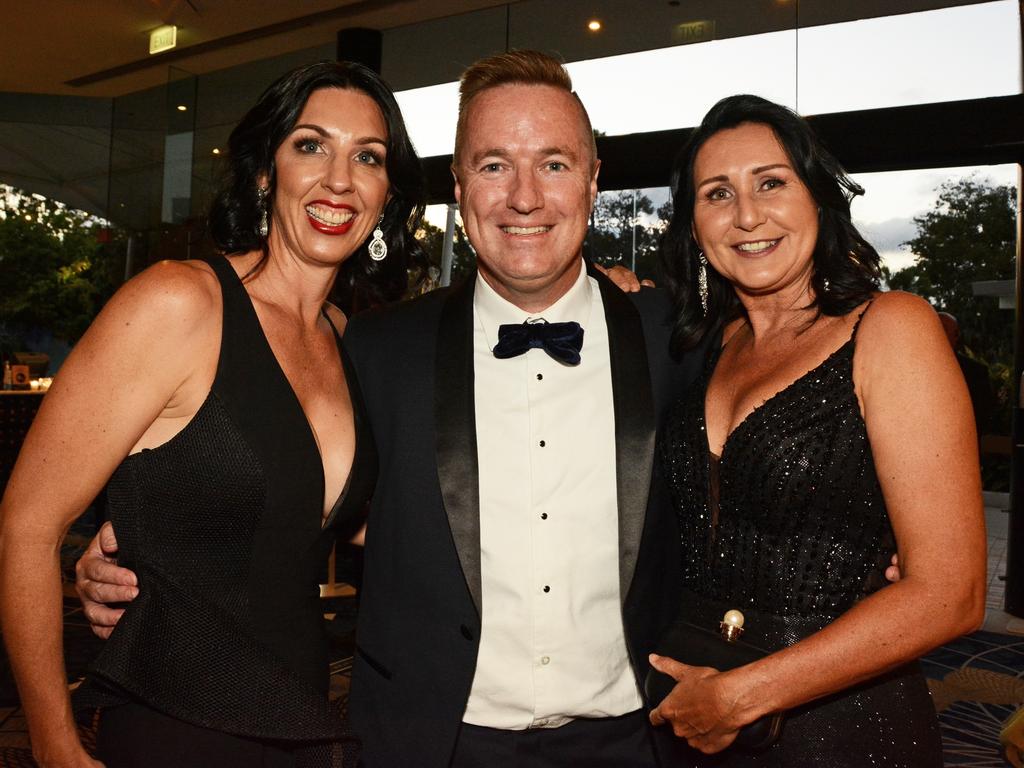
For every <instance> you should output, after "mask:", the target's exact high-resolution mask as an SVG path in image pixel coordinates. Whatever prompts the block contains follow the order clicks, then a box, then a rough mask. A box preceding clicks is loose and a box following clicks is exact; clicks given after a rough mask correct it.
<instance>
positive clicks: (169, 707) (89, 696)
mask: <svg viewBox="0 0 1024 768" xmlns="http://www.w3.org/2000/svg"><path fill="white" fill-rule="evenodd" d="M211 265H212V266H213V268H214V271H215V272H216V274H217V276H218V279H219V280H220V283H221V290H222V296H223V327H222V337H221V350H220V359H219V363H218V368H217V374H216V378H215V380H214V383H213V386H212V388H211V391H210V394H209V396H208V397H207V399H206V401H205V402H204V403H203V405H202V407H201V408H200V409H199V411H198V412H197V413H196V415H195V416H194V417H193V419H192V421H191V422H190V423H189V424H188V425H187V426H186V427H185V428H184V429H183V430H182V431H181V432H179V433H178V434H177V435H175V436H174V437H173V438H172V439H171V440H169V441H168V442H167V443H165V444H163V445H161V446H159V447H158V448H155V449H153V450H143V451H141V452H140V453H137V454H133V455H131V456H129V457H127V458H126V459H125V460H124V461H123V462H122V463H121V465H120V466H119V467H118V468H117V470H116V471H115V473H114V475H113V476H112V478H111V480H110V484H109V487H108V500H109V511H110V519H111V521H112V522H113V524H114V530H115V532H116V534H117V538H118V543H119V546H120V552H119V557H120V561H121V563H122V564H123V565H125V566H127V567H129V568H131V569H133V570H134V571H135V572H136V573H137V574H138V579H139V595H138V597H137V598H136V599H135V600H134V601H133V602H132V603H131V604H130V605H129V607H128V609H127V610H126V611H125V613H124V615H123V617H122V619H121V621H120V622H119V624H118V626H117V628H116V629H115V631H114V634H113V635H112V636H111V638H110V640H109V641H108V643H107V644H106V646H105V648H104V650H103V652H102V654H101V655H100V656H99V658H98V659H97V660H96V662H95V663H94V665H93V667H92V668H91V670H90V675H89V678H87V684H86V685H85V686H83V691H82V693H81V694H80V695H79V696H78V697H77V699H76V706H78V705H85V706H87V705H89V704H93V705H95V704H101V705H102V704H110V703H114V702H115V701H117V700H119V699H120V700H123V699H124V698H125V696H126V695H127V696H128V697H133V698H136V699H138V700H140V701H142V702H143V703H145V704H147V705H149V706H151V707H153V708H155V709H158V710H160V711H162V712H165V713H166V714H169V715H171V716H173V717H176V718H179V719H181V720H184V721H187V722H190V723H194V724H197V725H201V726H204V727H208V728H214V729H218V730H222V731H226V732H228V733H234V734H238V735H242V736H253V737H260V738H274V739H288V740H302V739H324V738H330V737H332V736H335V735H337V734H338V733H339V727H340V725H341V724H340V722H339V721H338V716H337V713H336V712H335V711H333V710H331V709H330V708H329V707H328V701H327V686H328V654H327V641H326V635H325V633H324V628H323V620H322V613H321V607H320V601H319V590H318V582H319V581H320V578H319V577H320V572H321V569H322V568H323V565H324V563H325V561H326V558H327V555H328V553H329V551H330V547H331V545H332V543H333V541H334V539H335V537H336V536H337V535H338V532H339V531H342V530H344V531H350V530H351V528H352V527H354V526H355V525H357V524H358V521H359V520H360V519H361V515H362V511H363V508H364V505H365V502H366V500H367V499H368V497H369V495H370V492H371V490H372V488H373V484H374V482H375V475H376V453H375V450H374V448H373V445H372V435H371V433H370V431H369V429H368V425H366V424H365V419H364V416H363V410H362V398H361V396H360V392H359V387H358V384H357V382H356V380H355V378H354V375H353V373H352V371H351V369H350V365H349V363H348V361H347V357H346V354H345V352H344V350H343V348H342V347H341V344H340V339H338V342H339V343H338V349H339V354H340V355H341V359H342V362H343V366H344V369H345V376H346V380H347V382H348V386H349V391H350V395H351V400H352V404H353V411H354V414H355V424H356V454H355V458H354V460H353V465H352V470H351V473H350V475H349V480H348V483H347V484H346V487H345V489H344V491H343V492H342V495H341V497H340V498H339V499H338V500H337V502H336V503H335V505H334V507H333V509H332V511H331V513H330V516H329V517H328V519H327V520H326V522H325V521H324V520H323V516H322V510H323V498H324V477H323V463H322V460H321V456H320V453H319V450H318V448H317V445H316V441H315V438H314V436H313V433H312V429H311V427H310V425H309V423H308V421H307V420H306V417H305V414H304V413H303V411H302V408H301V405H300V404H299V401H298V398H297V397H296V396H295V393H294V391H293V390H292V388H291V386H290V385H289V383H288V380H287V378H286V377H285V375H284V372H283V371H282V370H281V368H280V366H279V365H278V363H277V360H276V358H275V357H274V354H273V351H272V350H271V348H270V345H269V343H268V342H267V339H266V336H265V335H264V334H263V330H262V328H261V326H260V324H259V319H258V317H257V315H256V311H255V309H254V308H253V305H252V302H251V301H250V299H249V296H248V294H247V293H246V291H245V288H244V287H243V285H242V283H241V281H240V280H239V278H238V276H237V275H236V274H235V271H234V269H233V268H232V267H231V265H230V264H229V263H228V262H227V260H226V259H224V258H218V259H216V260H214V261H212V262H211Z"/></svg>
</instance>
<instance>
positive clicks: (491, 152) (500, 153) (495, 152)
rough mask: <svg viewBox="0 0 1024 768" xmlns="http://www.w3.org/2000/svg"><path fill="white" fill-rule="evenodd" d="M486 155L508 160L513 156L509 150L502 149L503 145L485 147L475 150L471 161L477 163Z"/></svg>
mask: <svg viewBox="0 0 1024 768" xmlns="http://www.w3.org/2000/svg"><path fill="white" fill-rule="evenodd" d="M485 157H500V158H502V159H503V160H507V159H508V158H509V157H511V154H509V152H508V150H505V149H502V148H501V147H491V148H490V149H483V150H480V151H479V152H474V153H473V156H472V157H471V158H470V163H471V164H472V165H476V164H477V163H479V162H480V161H481V160H483V159H484V158H485Z"/></svg>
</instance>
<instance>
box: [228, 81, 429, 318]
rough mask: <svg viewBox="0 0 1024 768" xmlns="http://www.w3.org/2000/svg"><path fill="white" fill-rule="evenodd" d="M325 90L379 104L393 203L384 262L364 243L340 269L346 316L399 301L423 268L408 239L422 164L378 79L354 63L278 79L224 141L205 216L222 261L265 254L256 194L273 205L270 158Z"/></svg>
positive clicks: (420, 201)
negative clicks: (262, 186) (263, 191)
mask: <svg viewBox="0 0 1024 768" xmlns="http://www.w3.org/2000/svg"><path fill="white" fill-rule="evenodd" d="M322 88H350V89H353V90H357V91H360V92H362V93H365V94H366V95H367V96H369V97H370V98H371V99H373V100H374V102H376V104H377V106H378V107H379V108H380V111H381V114H382V115H383V117H384V123H385V124H386V126H387V134H388V135H387V157H386V158H385V162H384V165H385V169H386V171H387V175H388V182H389V184H390V190H389V191H390V194H391V198H390V199H389V200H388V202H387V204H386V205H385V206H384V211H383V214H384V220H383V222H382V223H381V229H382V230H383V231H384V240H385V242H386V243H387V246H388V255H387V258H385V259H384V260H383V261H373V260H372V259H371V258H370V256H369V253H368V252H367V249H366V246H367V244H368V242H369V238H368V239H367V242H365V243H363V244H362V245H361V246H360V247H359V249H358V250H357V251H356V252H355V253H353V254H352V255H351V256H350V257H349V258H348V259H346V260H345V263H344V264H343V265H342V267H341V269H340V271H339V273H338V278H337V280H336V281H335V285H334V290H333V292H332V295H331V298H332V299H333V300H334V301H335V302H337V303H339V304H340V305H341V307H342V309H344V310H345V311H346V312H351V311H354V310H358V309H362V308H365V307H368V306H373V305H375V304H379V303H383V302H387V301H393V300H395V299H399V298H401V297H402V296H403V295H405V293H406V292H407V290H408V287H409V286H408V280H409V278H408V274H409V272H408V270H409V268H410V267H417V268H421V271H422V267H423V266H425V263H426V260H425V257H424V255H423V251H422V249H421V248H420V247H419V245H418V243H417V242H416V239H415V237H413V233H414V232H415V231H416V228H417V227H418V226H419V223H420V220H421V218H422V217H423V207H424V202H425V199H426V184H425V181H424V177H423V170H422V168H421V166H420V161H419V158H417V157H416V152H415V150H414V149H413V146H412V142H411V141H410V140H409V133H408V131H406V128H405V121H404V120H403V119H402V112H401V110H400V109H399V107H398V102H397V101H395V96H394V94H393V93H392V92H391V89H390V88H388V86H387V85H386V84H385V83H384V81H383V80H381V78H380V76H378V75H377V74H376V73H375V72H373V71H372V70H370V69H368V68H367V67H364V66H362V65H361V64H354V63H351V62H334V61H322V62H318V63H316V64H309V65H306V66H303V67H299V68H298V69H294V70H292V71H291V72H288V73H287V74H285V75H283V76H282V77H281V78H279V79H278V80H277V81H275V82H274V83H273V84H272V85H271V86H270V87H269V88H267V90H265V91H264V92H263V95H261V96H260V98H259V100H258V101H257V102H256V104H255V106H253V108H252V109H250V110H249V111H248V112H247V113H246V115H245V117H243V118H242V120H241V122H240V123H239V124H238V125H237V126H235V129H234V130H233V131H232V132H231V137H230V138H229V139H228V153H227V166H226V168H225V173H224V179H223V182H222V185H221V189H220V191H219V192H218V194H217V196H216V197H215V198H214V201H213V204H212V205H211V208H210V234H211V236H212V237H213V240H214V243H215V244H216V246H217V248H218V249H220V250H221V251H223V252H224V253H244V252H247V251H252V250H258V249H262V250H263V258H262V259H261V260H260V262H259V263H258V264H257V266H256V267H255V268H254V271H256V270H259V269H260V268H261V267H262V264H263V263H264V262H265V261H266V256H267V252H266V238H264V237H261V236H260V234H259V220H260V214H261V208H260V202H259V197H258V194H257V188H258V187H259V180H260V177H261V176H263V175H265V176H266V178H267V181H268V186H269V194H268V196H267V199H266V205H267V206H268V209H269V207H270V206H271V205H272V203H273V199H274V188H275V173H276V168H275V164H274V153H275V152H277V149H278V147H280V146H281V144H282V142H284V140H285V138H287V136H288V134H290V133H291V131H292V129H293V128H294V127H295V124H296V122H297V121H298V119H299V115H300V114H301V113H302V110H303V108H304V107H305V106H306V102H307V101H308V100H309V97H310V96H311V95H312V93H313V92H314V91H317V90H320V89H322Z"/></svg>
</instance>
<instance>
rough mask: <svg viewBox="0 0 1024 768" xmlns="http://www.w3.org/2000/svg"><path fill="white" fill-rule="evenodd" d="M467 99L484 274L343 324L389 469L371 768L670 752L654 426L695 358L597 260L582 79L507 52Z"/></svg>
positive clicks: (467, 85) (650, 301) (660, 301)
mask: <svg viewBox="0 0 1024 768" xmlns="http://www.w3.org/2000/svg"><path fill="white" fill-rule="evenodd" d="M460 93H461V98H460V110H459V112H460V114H459V123H458V131H457V137H456V148H455V156H454V162H453V171H454V174H455V180H456V184H455V195H456V199H457V200H458V202H459V204H460V207H461V212H462V217H463V222H464V224H465V227H466V232H467V234H468V236H469V239H470V242H471V244H472V245H473V247H474V249H475V250H476V252H477V268H478V269H477V272H476V273H475V274H474V275H472V276H470V277H469V279H467V280H465V281H464V282H462V283H461V284H459V285H456V286H453V287H452V288H450V289H442V290H439V291H434V292H432V293H429V294H426V295H424V296H422V297H419V298H417V299H415V300H412V301H408V302H403V303H400V304H397V305H393V306H390V307H386V308H382V309H380V310H375V311H371V312H368V313H365V314H362V315H358V316H356V317H355V318H353V319H352V321H351V322H350V323H349V326H348V328H347V330H346V333H345V337H344V343H345V346H346V348H347V351H348V354H349V357H350V359H351V361H352V364H353V365H354V367H355V370H356V372H357V375H358V379H359V382H360V388H361V391H362V397H363V399H364V402H365V406H366V409H367V413H368V415H369V420H370V423H371V426H372V431H373V435H374V439H375V442H376V447H377V451H378V454H379V467H380V469H379V477H378V482H377V486H376V489H375V492H374V496H373V504H372V508H371V511H370V514H369V522H368V527H367V533H366V553H365V569H364V574H363V584H362V591H361V596H360V612H359V628H358V638H357V648H356V659H355V666H354V669H353V676H352V688H351V696H350V702H349V710H350V715H351V720H352V725H353V727H354V729H355V731H356V732H357V733H358V735H359V736H360V737H361V739H362V741H363V760H364V764H365V765H366V766H367V767H368V768H380V767H387V768H399V767H400V768H411V767H413V766H417V767H419V766H424V767H430V768H433V767H435V766H436V768H446V767H447V766H453V767H454V768H463V767H469V766H488V767H489V768H490V767H492V766H497V767H499V768H501V767H503V766H569V765H574V766H575V765H585V766H588V767H589V768H595V767H599V766H608V767H609V768H612V767H613V766H614V768H629V767H630V766H637V767H638V768H639V767H640V766H645V767H646V766H652V765H655V764H656V763H655V754H654V745H653V739H652V732H651V729H650V727H649V724H648V719H647V715H646V711H645V702H644V701H643V699H642V696H641V692H640V691H641V686H642V681H643V678H644V676H645V674H646V671H647V654H648V653H649V652H650V651H651V650H652V648H653V644H654V642H655V640H656V638H657V635H658V633H659V632H660V630H661V629H662V628H663V627H664V626H665V625H666V624H667V623H668V621H669V620H670V619H671V618H672V617H673V615H674V613H675V610H676V607H677V606H676V598H675V591H674V587H675V585H677V584H678V583H679V576H678V566H679V558H680V554H679V541H678V536H677V535H676V533H675V526H674V522H673V520H672V516H671V510H670V508H669V505H668V503H667V502H666V500H664V499H663V498H662V495H661V490H660V486H659V484H658V483H653V484H652V481H651V478H652V471H653V469H654V466H655V456H654V446H655V430H656V425H657V424H658V422H659V419H660V416H661V414H662V412H663V411H664V408H665V406H666V405H667V403H668V400H669V398H670V396H671V394H672V393H673V392H677V391H678V390H679V389H680V388H681V387H682V386H683V385H684V383H685V382H686V381H687V380H688V379H690V378H692V377H693V376H694V375H695V373H696V370H697V360H696V358H690V359H688V360H686V361H683V362H682V363H676V362H673V361H672V360H670V358H669V356H668V335H669V330H670V328H669V325H668V316H669V307H668V303H667V301H666V300H665V298H664V297H663V296H662V295H660V294H659V293H657V292H655V291H642V292H640V293H635V294H629V295H627V294H624V293H622V292H620V291H619V290H618V289H617V288H615V287H614V286H612V285H611V284H610V283H609V282H608V280H607V279H606V278H604V277H603V276H602V275H600V274H597V273H593V272H591V271H589V270H588V269H587V267H586V264H585V262H584V260H583V257H582V245H583V239H584V236H585V234H586V230H587V222H588V218H589V215H590V211H591V208H592V206H593V203H594V199H595V197H596V195H597V176H598V171H599V168H600V162H599V160H598V159H597V155H596V148H595V144H594V139H593V131H592V129H591V126H590V121H589V118H588V117H587V114H586V111H585V109H584V107H583V105H582V103H581V102H580V101H579V99H578V97H577V96H576V95H575V94H574V93H573V92H572V86H571V82H570V80H569V76H568V74H567V72H566V71H565V69H564V68H563V67H562V66H561V65H560V64H559V63H558V62H557V61H555V60H554V59H552V58H550V57H548V56H545V55H543V54H538V53H532V52H513V53H507V54H502V55H499V56H495V57H492V58H489V59H485V60H482V61H480V62H477V63H476V64H474V65H473V66H471V67H470V68H469V69H468V70H467V71H466V73H465V74H464V76H463V78H462V83H461V91H460ZM654 703H657V702H654Z"/></svg>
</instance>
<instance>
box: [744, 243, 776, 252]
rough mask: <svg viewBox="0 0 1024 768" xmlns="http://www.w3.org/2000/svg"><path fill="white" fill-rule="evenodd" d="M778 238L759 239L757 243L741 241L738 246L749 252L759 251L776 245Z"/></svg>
mask: <svg viewBox="0 0 1024 768" xmlns="http://www.w3.org/2000/svg"><path fill="white" fill-rule="evenodd" d="M777 242H779V241H778V240H758V241H757V242H756V243H740V244H739V245H737V246H736V247H737V248H739V249H740V250H741V251H745V252H747V253H757V252H758V251H766V250H768V249H769V248H771V247H772V246H773V245H775V244H776V243H777Z"/></svg>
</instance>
